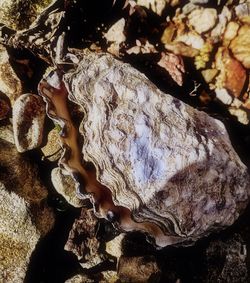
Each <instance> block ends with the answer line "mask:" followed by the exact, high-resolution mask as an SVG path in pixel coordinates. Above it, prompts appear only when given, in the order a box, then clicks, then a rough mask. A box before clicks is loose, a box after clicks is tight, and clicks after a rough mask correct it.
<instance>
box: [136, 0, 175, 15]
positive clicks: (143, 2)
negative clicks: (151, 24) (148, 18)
mask: <svg viewBox="0 0 250 283" xmlns="http://www.w3.org/2000/svg"><path fill="white" fill-rule="evenodd" d="M167 2H173V1H169V0H167V1H166V0H136V3H137V5H140V6H143V7H145V8H147V9H150V10H152V11H153V12H155V13H156V14H158V15H161V14H162V12H163V10H164V8H165V6H166V4H167Z"/></svg>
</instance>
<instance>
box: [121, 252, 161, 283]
mask: <svg viewBox="0 0 250 283" xmlns="http://www.w3.org/2000/svg"><path fill="white" fill-rule="evenodd" d="M117 270H118V272H117V273H118V276H119V278H120V280H121V281H122V282H137V283H143V282H155V283H156V282H159V279H160V278H159V277H160V276H159V275H160V270H159V268H158V266H157V263H156V259H155V257H154V256H144V257H125V256H121V257H120V260H119V262H118V267H117Z"/></svg>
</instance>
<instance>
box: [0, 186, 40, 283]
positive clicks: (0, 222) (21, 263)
mask: <svg viewBox="0 0 250 283" xmlns="http://www.w3.org/2000/svg"><path fill="white" fill-rule="evenodd" d="M39 237H40V235H39V232H38V231H37V229H36V227H35V225H34V224H33V223H32V217H31V214H30V210H29V206H28V204H27V203H26V202H25V200H24V199H23V198H21V197H19V196H18V195H17V194H15V193H13V192H11V193H9V192H8V191H6V189H5V187H4V186H3V184H2V183H0V282H6V283H12V282H15V283H21V282H23V280H24V277H25V273H26V269H27V266H28V263H29V258H30V256H31V253H32V251H33V250H34V248H35V246H36V243H37V241H38V239H39Z"/></svg>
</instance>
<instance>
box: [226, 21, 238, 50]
mask: <svg viewBox="0 0 250 283" xmlns="http://www.w3.org/2000/svg"><path fill="white" fill-rule="evenodd" d="M239 27H240V26H239V24H238V23H236V22H229V23H228V25H227V27H226V30H225V33H224V37H223V45H224V46H227V45H228V44H229V43H230V41H231V40H232V39H234V38H235V37H236V35H237V32H238V30H239Z"/></svg>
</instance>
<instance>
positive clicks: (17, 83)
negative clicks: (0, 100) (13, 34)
mask: <svg viewBox="0 0 250 283" xmlns="http://www.w3.org/2000/svg"><path fill="white" fill-rule="evenodd" d="M0 91H1V92H2V93H4V94H5V95H6V96H7V97H8V98H9V99H10V103H11V105H12V106H13V104H14V102H15V100H16V99H17V98H18V97H19V96H20V95H21V94H22V91H23V87H22V83H21V80H20V79H19V78H18V77H17V75H16V73H15V71H14V70H13V68H12V66H11V64H10V62H9V55H8V52H7V51H6V50H5V49H4V48H2V47H1V48H0Z"/></svg>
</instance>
